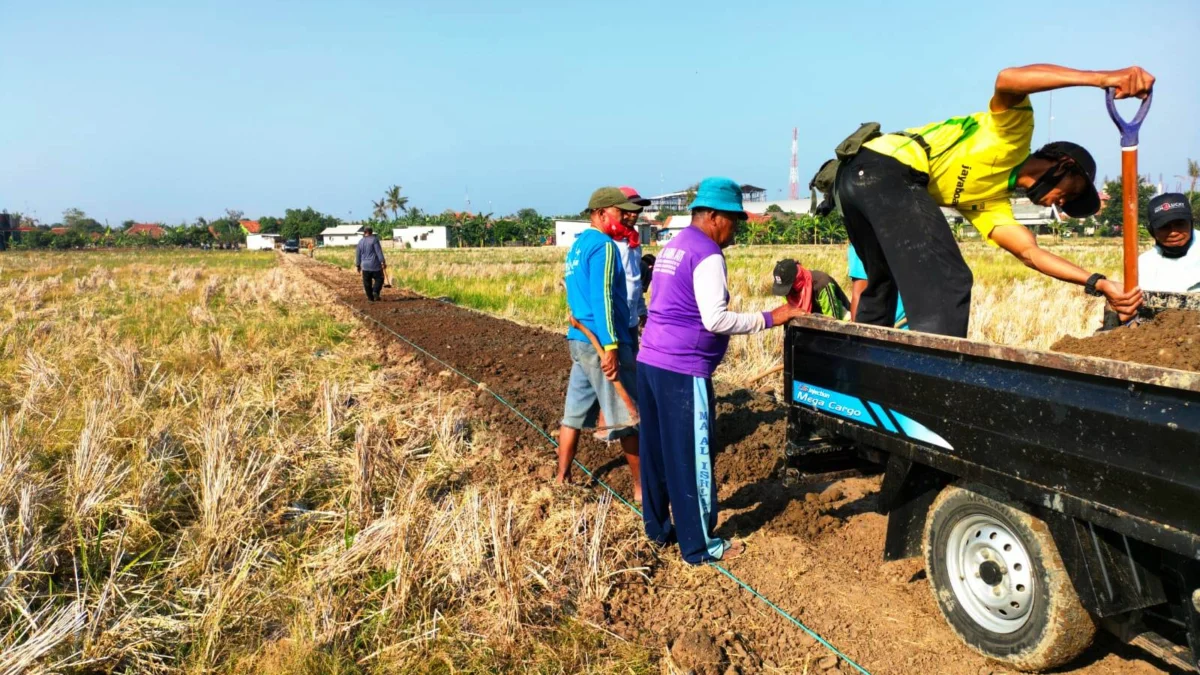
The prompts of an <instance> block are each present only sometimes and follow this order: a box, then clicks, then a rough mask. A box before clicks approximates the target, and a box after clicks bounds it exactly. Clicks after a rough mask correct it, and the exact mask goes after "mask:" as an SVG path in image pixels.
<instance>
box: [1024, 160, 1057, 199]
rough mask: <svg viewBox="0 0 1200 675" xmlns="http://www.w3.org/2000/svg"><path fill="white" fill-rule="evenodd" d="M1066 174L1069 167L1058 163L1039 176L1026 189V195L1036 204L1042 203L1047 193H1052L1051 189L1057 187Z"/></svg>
mask: <svg viewBox="0 0 1200 675" xmlns="http://www.w3.org/2000/svg"><path fill="white" fill-rule="evenodd" d="M1066 175H1067V168H1066V167H1065V166H1063V165H1062V164H1058V165H1056V166H1055V167H1054V168H1052V169H1049V170H1047V171H1046V172H1045V173H1043V174H1042V175H1041V176H1039V177H1038V179H1037V181H1035V182H1034V184H1033V185H1032V186H1030V188H1029V189H1028V190H1026V191H1025V196H1026V197H1029V201H1031V202H1033V203H1034V204H1041V203H1042V200H1043V199H1045V198H1046V195H1048V194H1050V191H1051V190H1053V189H1054V188H1055V187H1057V186H1058V183H1059V182H1060V181H1061V180H1062V179H1063V176H1066Z"/></svg>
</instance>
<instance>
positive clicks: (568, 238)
mask: <svg viewBox="0 0 1200 675" xmlns="http://www.w3.org/2000/svg"><path fill="white" fill-rule="evenodd" d="M591 226H592V224H591V223H590V222H588V221H586V220H556V221H554V245H555V246H562V247H570V246H571V244H574V243H575V237H578V236H579V233H580V232H583V231H584V230H586V229H588V228H589V227H591Z"/></svg>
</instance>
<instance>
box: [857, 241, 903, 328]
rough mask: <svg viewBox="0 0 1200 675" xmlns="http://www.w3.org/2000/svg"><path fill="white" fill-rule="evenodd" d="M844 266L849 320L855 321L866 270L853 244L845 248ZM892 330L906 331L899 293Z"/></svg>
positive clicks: (864, 288)
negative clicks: (847, 279) (846, 271)
mask: <svg viewBox="0 0 1200 675" xmlns="http://www.w3.org/2000/svg"><path fill="white" fill-rule="evenodd" d="M846 265H847V269H848V273H847V276H849V277H850V320H851V321H856V320H857V319H855V317H856V316H857V314H858V301H859V298H861V297H862V294H863V291H865V290H867V268H865V267H863V262H862V258H859V257H858V251H855V250H854V244H850V245H849V246H848V247H847V248H846ZM893 328H899V329H900V330H908V317H907V316H905V314H904V298H902V297H900V294H899V293H897V294H896V323H895V324H894V325H893Z"/></svg>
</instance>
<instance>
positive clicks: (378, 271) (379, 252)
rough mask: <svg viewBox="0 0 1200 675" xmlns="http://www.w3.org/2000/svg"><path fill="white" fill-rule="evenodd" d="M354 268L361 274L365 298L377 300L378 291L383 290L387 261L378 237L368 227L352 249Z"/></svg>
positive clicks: (372, 300)
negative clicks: (365, 293)
mask: <svg viewBox="0 0 1200 675" xmlns="http://www.w3.org/2000/svg"><path fill="white" fill-rule="evenodd" d="M354 269H356V270H358V271H359V272H360V273H361V274H362V281H363V290H364V291H366V292H367V300H369V301H371V302H376V301H378V300H379V293H380V291H382V290H383V271H384V270H385V269H387V261H386V260H384V258H383V247H382V246H380V245H379V237H376V236H375V231H374V230H372V229H371V228H369V227H368V228H366V229H365V230H363V238H362V239H359V240H358V246H357V247H356V248H355V249H354Z"/></svg>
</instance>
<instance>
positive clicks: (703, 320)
mask: <svg viewBox="0 0 1200 675" xmlns="http://www.w3.org/2000/svg"><path fill="white" fill-rule="evenodd" d="M690 208H691V212H692V223H691V225H689V226H688V227H686V228H684V229H683V231H681V232H680V233H679V234H677V235H675V237H674V238H672V239H671V242H670V243H669V244H667V245H666V247H665V248H663V250H662V251H661V252H660V253H659V254H658V257H657V260H656V261H655V265H654V292H653V293H652V294H651V296H650V316H649V318H648V320H647V321H646V330H645V331H644V332H643V333H642V347H641V351H640V352H639V353H638V366H637V384H638V402H639V407H640V409H639V412H640V414H641V431H642V434H641V453H642V454H641V461H642V509H643V510H642V519H643V521H644V522H645V526H646V536H648V537H649V538H650V539H651V540H652V541H654V542H657V543H659V544H669V543H671V542H673V541H678V542H679V552H680V553H681V554H682V555H683V559H684V560H685V561H686V562H688V563H690V564H692V565H698V564H700V563H703V562H707V561H710V560H721V559H725V558H732V557H734V556H736V555H738V554H739V553H741V551H742V549H743V545H742V543H741V542H740V541H733V542H730V541H726V540H723V539H721V538H719V537H717V536H716V535H715V534H714V533H713V529H714V528H715V527H716V525H717V484H716V477H715V474H714V473H713V461H712V455H713V448H712V447H711V443H712V439H713V423H714V422H715V421H716V402H715V400H714V398H713V385H712V375H713V371H715V370H716V369H717V365H718V364H720V363H721V359H723V358H724V357H725V350H726V348H727V347H728V346H729V336H730V335H740V334H747V333H757V332H759V331H761V330H765V329H767V328H771V327H772V326H781V325H783V324H785V323H787V321H788V320H790V319H792V318H794V317H797V316H801V315H803V314H804V313H805V312H804V310H803V309H801V308H800V307H793V306H792V305H790V304H784V305H782V306H780V307H777V308H775V309H774V310H772V311H770V312H749V313H746V314H738V313H735V312H731V311H729V286H728V279H727V273H726V269H725V254H724V253H722V249H724V248H726V247H727V246H729V245H730V244H732V243H733V238H734V235H735V234H736V233H737V228H738V226H739V224H740V223H741V222H743V221H744V220H745V219H746V212H745V211H744V210H743V209H742V189H741V187H740V186H739V185H738V184H737V183H735V182H733V181H732V180H730V179H728V178H705V179H704V180H703V181H701V182H700V185H699V187H698V188H697V190H696V198H695V200H694V201H693V202H692V204H691V207H690Z"/></svg>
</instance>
